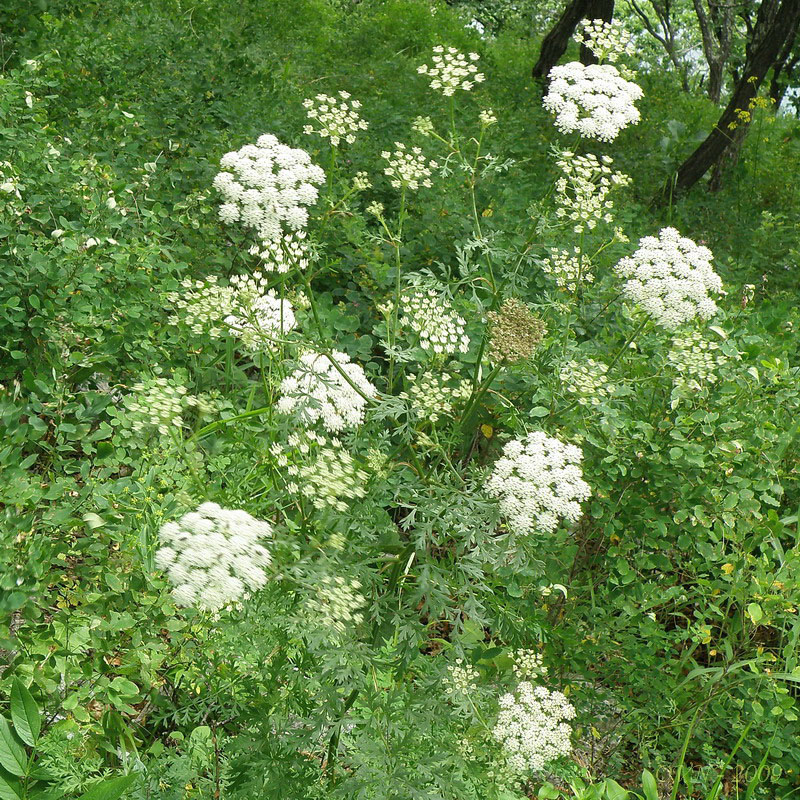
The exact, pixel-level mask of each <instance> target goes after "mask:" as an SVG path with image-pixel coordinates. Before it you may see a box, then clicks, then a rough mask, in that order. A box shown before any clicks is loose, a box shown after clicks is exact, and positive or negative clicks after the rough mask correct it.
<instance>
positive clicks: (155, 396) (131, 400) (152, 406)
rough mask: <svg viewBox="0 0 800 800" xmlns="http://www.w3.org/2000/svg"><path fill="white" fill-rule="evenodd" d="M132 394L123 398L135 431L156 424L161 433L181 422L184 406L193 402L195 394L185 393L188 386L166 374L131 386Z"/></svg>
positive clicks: (195, 399) (172, 429)
mask: <svg viewBox="0 0 800 800" xmlns="http://www.w3.org/2000/svg"><path fill="white" fill-rule="evenodd" d="M133 391H134V392H135V395H134V396H133V397H131V396H130V395H128V397H127V398H126V400H125V405H126V407H127V409H128V412H129V413H130V416H131V426H132V428H133V430H135V431H142V430H145V429H146V428H148V427H152V428H156V429H157V430H158V432H159V433H160V434H161V435H162V436H167V435H169V434H170V432H171V431H174V430H175V429H177V428H181V427H182V426H183V411H184V408H185V407H186V406H194V405H197V402H198V401H197V398H196V397H193V396H192V395H190V394H187V392H188V389H187V388H186V387H185V386H183V385H182V384H180V383H173V382H172V381H170V380H168V379H167V378H152V379H150V380H147V381H142V382H140V383H136V384H134V386H133Z"/></svg>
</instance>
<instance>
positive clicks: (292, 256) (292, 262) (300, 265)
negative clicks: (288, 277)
mask: <svg viewBox="0 0 800 800" xmlns="http://www.w3.org/2000/svg"><path fill="white" fill-rule="evenodd" d="M305 239H306V232H305V231H294V232H292V233H286V234H285V235H284V236H282V237H281V238H280V239H273V240H270V241H263V242H261V243H260V244H254V245H253V246H252V247H251V248H250V250H249V252H250V255H251V256H258V257H259V258H261V259H262V261H263V262H264V269H265V270H266V271H267V272H277V273H279V274H281V275H283V274H285V273H287V272H288V271H289V270H290V269H292V268H293V267H297V269H299V270H300V271H301V272H302V271H303V270H305V269H307V268H308V263H309V261H310V260H311V251H310V249H309V247H308V244H307V243H306V241H305Z"/></svg>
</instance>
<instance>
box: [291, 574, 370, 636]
mask: <svg viewBox="0 0 800 800" xmlns="http://www.w3.org/2000/svg"><path fill="white" fill-rule="evenodd" d="M314 588H315V591H314V594H313V595H311V596H309V597H308V598H306V600H305V602H304V604H303V606H304V611H305V615H306V616H307V617H308V621H309V622H310V623H311V624H312V625H314V626H319V627H323V628H328V629H329V630H330V631H331V632H332V633H334V635H338V636H341V635H343V634H344V633H346V632H347V631H348V629H353V628H355V627H356V626H358V625H360V624H361V623H362V622H363V621H364V613H363V609H364V606H365V605H366V603H367V601H366V599H365V598H364V595H363V594H362V593H361V581H359V580H357V579H355V578H343V577H342V576H341V575H337V576H335V577H334V576H331V575H323V576H322V579H321V580H319V581H318V582H317V583H316V584H315V587H314Z"/></svg>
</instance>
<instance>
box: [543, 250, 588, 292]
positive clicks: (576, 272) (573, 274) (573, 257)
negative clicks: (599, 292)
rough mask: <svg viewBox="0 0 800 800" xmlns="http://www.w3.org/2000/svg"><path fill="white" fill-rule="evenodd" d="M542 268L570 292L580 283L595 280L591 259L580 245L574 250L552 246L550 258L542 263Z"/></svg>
mask: <svg viewBox="0 0 800 800" xmlns="http://www.w3.org/2000/svg"><path fill="white" fill-rule="evenodd" d="M542 269H543V270H544V272H546V273H547V274H548V275H550V276H551V277H552V278H555V281H556V284H558V286H559V287H560V288H562V289H567V290H568V291H570V292H574V291H575V289H576V288H577V286H578V284H579V283H581V284H583V283H593V282H594V270H593V266H592V262H591V259H590V258H589V256H587V255H586V254H582V253H581V251H580V248H578V247H574V248H573V249H572V252H570V251H569V250H559V249H558V248H557V247H554V248H552V249H551V250H550V260H549V261H544V262H543V263H542Z"/></svg>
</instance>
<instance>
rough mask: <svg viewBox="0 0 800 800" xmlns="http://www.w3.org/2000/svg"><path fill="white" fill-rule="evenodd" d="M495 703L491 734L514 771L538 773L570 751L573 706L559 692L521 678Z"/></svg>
mask: <svg viewBox="0 0 800 800" xmlns="http://www.w3.org/2000/svg"><path fill="white" fill-rule="evenodd" d="M499 702H500V711H499V712H498V714H497V721H496V722H495V726H494V729H493V730H492V734H493V735H494V738H495V739H496V740H497V741H498V742H500V744H501V745H502V747H503V750H504V752H505V755H506V758H507V760H508V764H509V766H510V767H511V768H512V770H513V771H514V772H516V773H517V774H519V775H526V774H528V773H531V772H541V771H542V770H543V769H545V767H546V766H547V764H549V763H550V762H551V761H554V760H555V759H557V758H559V757H561V756H566V755H569V753H570V752H572V743H571V742H570V734H571V733H572V729H571V727H570V725H569V720H572V719H574V718H575V708H574V707H573V706H572V704H571V703H570V702H569V701H568V700H567V698H566V697H565V696H564V695H563V694H562V693H561V692H556V691H550V690H549V689H547V688H546V687H544V686H536V685H534V684H532V683H530V682H528V681H521V682H520V683H519V684H518V686H517V688H516V690H515V691H514V692H513V693H512V692H509V693H508V694H504V695H503V696H502V697H501V698H500V701H499Z"/></svg>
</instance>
